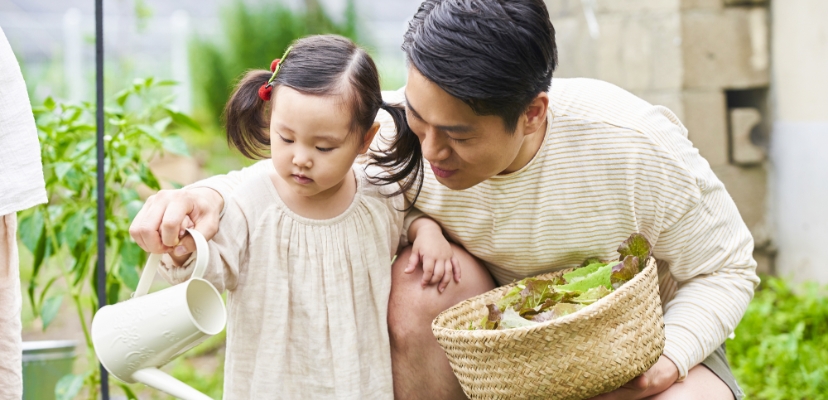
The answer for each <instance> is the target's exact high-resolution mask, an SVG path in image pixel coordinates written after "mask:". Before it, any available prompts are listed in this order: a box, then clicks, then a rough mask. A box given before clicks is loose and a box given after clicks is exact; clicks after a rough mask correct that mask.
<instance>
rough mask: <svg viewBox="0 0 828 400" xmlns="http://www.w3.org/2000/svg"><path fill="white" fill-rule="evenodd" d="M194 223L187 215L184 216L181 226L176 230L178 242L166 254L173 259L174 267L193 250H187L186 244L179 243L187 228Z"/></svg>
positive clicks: (181, 263) (181, 262)
mask: <svg viewBox="0 0 828 400" xmlns="http://www.w3.org/2000/svg"><path fill="white" fill-rule="evenodd" d="M194 226H195V224H194V223H193V221H192V220H191V219H190V217H189V216H185V217H184V221H182V222H181V227H180V229H179V230H178V243H176V245H175V247H173V248H172V249H171V250H170V251H168V252H167V254H169V255H170V258H172V260H173V265H175V266H176V267H180V266H181V265H183V264H184V263H185V262H187V259H188V258H190V254H192V253H193V252H192V251H191V250H188V249H187V247H186V246H184V245H183V243H181V240H182V239H184V237H185V236H186V235H187V229H190V228H192V227H194Z"/></svg>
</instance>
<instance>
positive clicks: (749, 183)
mask: <svg viewBox="0 0 828 400" xmlns="http://www.w3.org/2000/svg"><path fill="white" fill-rule="evenodd" d="M235 3H236V2H234V1H232V0H176V1H174V2H170V1H164V0H107V1H106V2H105V40H106V42H105V46H106V55H107V66H108V67H107V75H106V76H107V78H106V79H107V86H108V87H117V86H122V85H121V83H122V81H129V80H131V79H133V78H135V77H144V76H156V77H159V78H165V79H175V80H177V81H179V82H181V85H179V86H177V87H176V89H175V90H176V94H177V102H178V105H179V108H181V109H182V110H184V111H191V112H192V113H193V114H194V115H196V117H199V116H201V117H200V122H202V123H203V124H206V125H208V126H209V125H211V124H212V125H214V126H213V128H212V130H213V131H216V132H218V131H220V128H218V126H219V124H218V122H217V116H216V112H215V111H212V113H211V112H207V111H204V108H205V106H204V104H203V103H204V101H203V99H202V100H199V99H200V98H202V97H204V94H201V95H199V90H200V89H203V87H201V88H200V87H198V86H204V85H203V84H199V83H198V82H200V81H198V76H197V75H198V74H196V76H194V75H193V74H194V72H196V71H197V70H198V68H197V67H198V66H199V64H207V65H208V66H209V64H212V63H213V61H209V60H206V59H205V58H202V56H198V57H196V58H195V59H194V57H193V54H196V53H194V52H193V47H194V43H196V42H197V41H199V40H200V41H206V42H214V43H222V42H225V47H223V49H225V50H224V51H230V50H229V49H233V47H232V46H229V47H228V46H227V43H226V42H227V41H228V36H229V35H228V33H227V29H226V26H225V25H226V24H227V18H228V17H227V15H228V13H230V11H232V10H233V8H232V7H233V4H235ZM419 3H420V1H419V0H350V1H349V0H283V1H281V2H280V1H255V0H244V1H243V3H242V4H246V5H247V6H248V7H249V10H253V12H254V13H255V12H257V11H256V10H259V9H260V8H257V7H264V6H270V5H274V4H281V5H284V6H285V7H287V8H288V9H292V10H304V9H308V8H309V7H319V8H321V9H323V11H324V13H325V15H327V16H328V17H330V20H331V21H332V23H333V24H338V25H337V26H340V27H342V26H346V25H347V23H348V18H349V17H348V15H351V14H349V10H352V11H353V13H352V14H353V15H355V18H356V19H355V28H356V33H355V35H356V37H357V40H358V41H359V42H360V43H361V44H363V45H365V46H367V47H369V48H370V49H371V52H372V54H373V55H374V57H375V58H376V60H377V63H378V65H379V67H380V72H381V74H382V75H383V86H384V89H395V88H398V87H400V86H401V85H403V84H404V80H405V64H404V59H403V54H402V52H401V51H400V50H399V45H400V43H401V40H402V34H403V32H404V31H405V28H406V21H407V20H408V18H410V17H411V15H413V13H414V12H415V11H416V9H417V7H418V5H419ZM546 3H547V6H548V8H549V11H550V16H551V18H552V22H553V24H554V25H555V28H556V30H557V41H558V46H559V52H560V68H559V70H558V72H557V74H556V76H557V77H576V76H579V77H592V78H597V79H602V80H606V81H609V82H612V83H614V84H616V85H618V86H620V87H622V88H625V89H627V90H629V91H631V92H633V93H635V94H637V95H639V96H641V97H642V98H644V99H645V100H647V101H649V102H651V103H653V104H660V105H664V106H667V107H669V108H670V109H671V110H673V111H674V112H675V113H676V114H677V115H678V116H679V118H681V120H682V121H683V122H684V124H685V125H686V127H687V128H688V130H689V137H690V139H691V140H692V141H693V143H694V144H695V145H696V147H698V148H699V151H700V152H701V154H702V155H703V156H704V157H705V158H706V159H707V160H708V161H709V162H710V165H711V167H712V168H713V170H714V171H715V172H716V174H717V175H718V176H719V178H720V179H721V180H722V181H723V182H724V184H725V185H726V187H727V189H728V191H729V192H730V194H731V195H732V196H733V198H734V200H735V202H736V204H737V206H738V207H739V210H740V212H741V214H742V217H743V218H744V219H745V222H746V223H747V225H748V227H749V228H750V230H751V232H752V233H753V236H754V238H755V240H756V251H755V257H756V259H757V261H758V262H759V270H760V271H761V272H766V273H779V274H782V275H786V276H787V275H790V276H793V277H794V278H795V279H796V280H804V279H817V280H819V281H821V282H828V269H826V268H819V267H818V265H819V264H820V261H821V260H824V259H828V207H826V206H825V205H824V204H828V200H826V199H828V157H825V156H824V155H823V153H824V151H825V150H824V149H826V148H828V76H826V71H828V27H826V25H825V24H824V23H823V19H824V18H825V17H826V16H828V1H825V0H788V1H784V2H783V1H778V0H777V1H773V2H771V1H767V0H546ZM349 7H352V8H349ZM0 26H2V27H3V29H4V30H5V32H6V35H7V36H8V37H9V39H10V41H11V42H12V46H13V48H14V49H15V51H16V52H17V54H18V57H20V59H21V61H22V64H23V67H24V74H26V77H27V81H28V83H29V86H30V90H31V92H32V97H33V99H35V100H34V101H38V99H42V98H44V97H45V96H47V95H55V96H58V97H62V98H68V99H74V100H84V99H91V96H92V93H93V90H92V88H93V86H92V83H93V74H94V68H93V66H94V64H93V61H94V46H93V32H94V22H93V2H92V1H91V0H64V1H60V2H58V1H54V0H0ZM343 29H344V28H343ZM263 36H265V35H263ZM217 48H219V49H221V47H217ZM220 51H221V50H220ZM268 52H269V53H273V54H265V55H262V57H263V59H265V60H269V59H272V58H275V57H278V55H279V54H277V53H279V51H277V50H272V51H268ZM198 54H200V53H198ZM258 64H262V65H258ZM266 64H267V63H266V62H260V61H257V62H256V66H258V67H259V68H266V67H267V65H266ZM249 67H252V66H248V68H249ZM239 72H240V71H239ZM194 80H195V82H196V83H194ZM194 84H195V85H196V87H195V88H194V87H193V85H194ZM226 84H227V85H229V84H230V83H229V82H228V83H226ZM221 96H224V94H220V96H219V98H223V97H221ZM205 121H206V122H205ZM216 135H220V132H218V133H215V134H214V135H213V136H209V135H208V138H207V139H198V138H196V139H194V140H195V143H196V147H198V146H199V145H200V146H202V147H203V148H204V149H203V150H204V151H203V152H202V153H201V155H200V156H199V153H198V152H197V151H196V158H199V157H200V159H199V161H198V162H197V163H196V164H197V165H194V166H193V165H191V166H190V167H188V168H190V169H189V170H190V171H191V172H190V173H189V174H190V176H188V177H187V178H186V179H179V180H180V181H183V183H187V181H191V180H194V179H197V178H198V177H200V176H203V175H204V174H205V173H206V174H210V173H215V172H221V171H222V170H226V169H227V168H235V167H237V166H238V165H239V164H234V163H232V162H226V163H223V164H221V165H219V166H215V165H212V164H210V163H211V162H212V161H211V160H212V159H214V158H216V154H217V153H218V152H220V150H218V148H219V147H221V148H223V147H224V144H223V142H222V141H220V140H219V141H217V140H215V138H216V137H217V136H216ZM199 140H201V142H199ZM215 143H218V145H215V146H214V144H215ZM211 146H213V147H211ZM216 146H217V147H216ZM219 158H220V157H219ZM205 166H206V168H207V170H208V171H207V172H204V169H205ZM175 169H176V170H177V171H179V173H180V171H182V170H184V169H186V168H184V167H181V166H176V167H175Z"/></svg>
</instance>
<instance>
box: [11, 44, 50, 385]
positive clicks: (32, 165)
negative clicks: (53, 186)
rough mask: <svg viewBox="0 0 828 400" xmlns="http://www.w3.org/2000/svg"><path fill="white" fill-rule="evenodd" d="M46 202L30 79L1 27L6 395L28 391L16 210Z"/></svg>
mask: <svg viewBox="0 0 828 400" xmlns="http://www.w3.org/2000/svg"><path fill="white" fill-rule="evenodd" d="M45 202H46V187H45V184H44V182H43V168H42V166H41V162H40V144H39V143H38V141H37V127H36V126H35V121H34V116H33V115H32V106H31V104H30V103H29V94H28V93H27V92H26V82H24V81H23V74H22V73H21V72H20V66H19V65H18V64H17V58H15V56H14V53H13V52H12V49H11V46H10V45H9V42H8V40H6V35H5V33H3V29H2V28H0V400H4V399H19V398H20V397H21V396H23V372H22V364H21V363H22V361H21V357H22V347H21V346H22V343H21V342H22V339H21V322H20V310H21V306H22V304H23V298H22V294H21V292H20V273H19V265H18V264H19V260H18V254H17V242H16V233H17V217H16V215H15V213H16V212H18V211H21V210H25V209H27V208H29V207H32V206H35V205H38V204H42V203H45Z"/></svg>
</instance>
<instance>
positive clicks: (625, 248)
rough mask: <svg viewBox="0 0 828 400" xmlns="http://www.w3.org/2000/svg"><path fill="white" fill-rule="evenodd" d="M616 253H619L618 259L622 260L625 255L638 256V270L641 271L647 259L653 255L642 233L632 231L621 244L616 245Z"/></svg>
mask: <svg viewBox="0 0 828 400" xmlns="http://www.w3.org/2000/svg"><path fill="white" fill-rule="evenodd" d="M618 254H620V255H621V257H618V259H619V260H623V259H624V258H626V257H627V256H634V257H638V270H639V271H641V270H643V269H644V266H645V265H646V264H647V259H648V258H650V256H652V255H653V250H652V248H651V247H650V242H649V241H648V240H647V238H645V237H644V235H642V234H640V233H633V234H632V235H630V237H629V238H627V240H625V241H624V242H622V243H621V246H618Z"/></svg>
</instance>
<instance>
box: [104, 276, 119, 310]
mask: <svg viewBox="0 0 828 400" xmlns="http://www.w3.org/2000/svg"><path fill="white" fill-rule="evenodd" d="M120 294H121V283H120V282H118V281H117V280H114V279H113V280H111V281H109V285H107V286H106V301H107V303H106V304H115V303H117V302H118V299H119V297H120Z"/></svg>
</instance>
